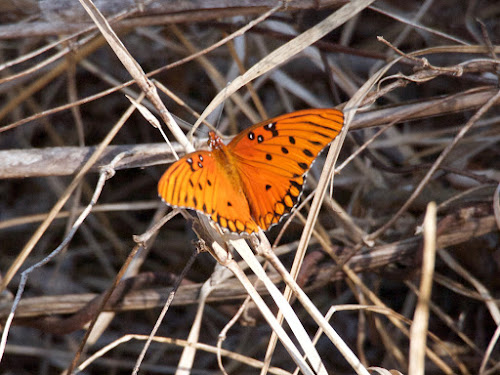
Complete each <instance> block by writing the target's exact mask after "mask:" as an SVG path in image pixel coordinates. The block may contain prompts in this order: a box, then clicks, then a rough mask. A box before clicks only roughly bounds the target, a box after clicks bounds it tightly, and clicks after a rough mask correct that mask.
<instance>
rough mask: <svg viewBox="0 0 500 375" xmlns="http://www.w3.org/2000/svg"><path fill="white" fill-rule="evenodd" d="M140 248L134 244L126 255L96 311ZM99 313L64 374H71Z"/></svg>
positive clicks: (101, 308) (99, 308) (97, 315)
mask: <svg viewBox="0 0 500 375" xmlns="http://www.w3.org/2000/svg"><path fill="white" fill-rule="evenodd" d="M140 249H141V246H140V245H135V246H134V248H133V249H132V251H131V252H130V254H129V255H128V257H127V259H125V262H124V263H123V265H122V268H121V269H120V271H118V273H117V274H116V277H115V279H114V280H113V284H112V285H111V286H110V288H109V289H108V290H107V291H106V294H105V295H104V297H103V299H102V302H101V303H100V305H99V307H98V309H97V311H102V310H103V309H104V307H105V306H106V303H107V302H108V300H109V298H110V297H111V295H112V294H113V290H115V288H116V286H117V285H118V283H119V282H120V280H121V279H122V278H123V275H124V274H125V272H126V271H127V268H128V266H129V264H130V263H131V262H132V260H133V259H134V257H135V256H136V254H137V253H138V252H139V250H140ZM99 315H100V314H96V315H95V316H94V319H92V322H90V324H89V327H88V328H87V331H86V332H85V335H84V336H83V339H82V341H81V342H80V346H79V347H78V350H77V352H76V353H75V356H74V357H73V360H72V361H71V364H70V365H69V367H68V369H67V370H66V372H65V373H66V374H68V375H72V374H73V370H74V368H75V367H76V365H77V364H78V361H79V360H80V356H81V354H82V353H83V350H84V348H85V344H86V343H87V340H88V338H89V336H90V334H91V333H92V329H93V328H94V325H95V323H96V322H97V319H98V318H99Z"/></svg>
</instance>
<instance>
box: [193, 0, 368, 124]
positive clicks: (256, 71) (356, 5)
mask: <svg viewBox="0 0 500 375" xmlns="http://www.w3.org/2000/svg"><path fill="white" fill-rule="evenodd" d="M373 1H374V0H353V1H351V2H349V3H347V4H346V5H344V6H343V7H342V8H340V9H338V10H337V11H335V12H334V13H333V14H331V15H330V16H328V17H327V18H325V19H324V20H323V21H321V22H319V23H318V24H317V25H315V26H313V27H312V28H310V29H309V30H307V31H305V32H303V33H302V34H300V35H299V36H297V37H295V38H293V39H292V40H291V41H289V42H287V43H285V44H284V45H282V46H281V47H279V48H277V49H275V50H274V51H273V52H271V53H270V54H269V55H267V56H266V57H264V58H263V59H261V60H260V61H259V62H258V63H257V64H255V65H254V66H252V67H251V68H250V69H248V70H247V71H246V72H245V74H243V75H240V76H238V77H237V78H236V79H235V80H233V81H232V82H231V84H230V85H228V86H227V87H226V88H225V89H224V90H223V91H221V92H219V93H218V94H217V96H216V97H215V98H214V99H213V100H212V101H211V102H210V104H209V105H208V106H207V108H205V110H204V111H203V113H202V114H201V116H200V118H199V119H198V120H197V121H196V123H195V124H194V126H193V128H194V129H196V128H197V127H198V126H199V125H200V123H201V121H202V120H203V119H205V118H206V117H207V115H208V114H210V113H211V112H212V111H213V110H214V109H215V108H217V107H218V106H219V104H221V103H222V102H223V101H224V99H225V98H227V97H228V96H229V95H231V94H233V93H234V92H236V91H237V90H239V89H240V88H241V87H242V86H244V85H245V84H247V83H248V82H250V81H252V80H253V79H255V78H257V77H259V76H261V75H263V74H264V73H267V72H268V71H270V70H271V69H274V68H276V67H277V66H278V65H280V64H282V63H284V62H285V61H287V60H288V59H290V58H291V57H293V56H294V55H296V54H297V53H299V52H301V51H302V50H304V49H305V48H306V47H308V46H310V45H311V44H313V43H315V42H316V41H318V40H319V39H321V38H322V37H324V36H325V35H326V34H328V33H329V32H330V31H332V30H334V29H335V28H337V27H339V26H340V25H342V24H343V23H345V22H347V21H348V20H349V19H350V18H352V17H353V16H354V15H355V14H357V13H359V12H361V11H362V10H363V9H365V8H366V7H367V6H368V5H370V4H371V3H373Z"/></svg>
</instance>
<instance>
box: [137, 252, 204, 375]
mask: <svg viewBox="0 0 500 375" xmlns="http://www.w3.org/2000/svg"><path fill="white" fill-rule="evenodd" d="M197 256H198V250H196V251H195V252H194V253H193V254H192V255H191V257H190V258H189V260H188V262H187V263H186V265H185V266H184V268H183V269H182V272H181V273H180V274H179V277H178V278H177V280H176V281H175V284H174V286H173V287H172V291H171V292H170V293H169V295H168V299H167V302H165V305H164V306H163V309H162V310H161V313H160V315H159V317H158V319H157V320H156V324H155V325H154V327H153V329H152V330H151V333H150V334H149V337H148V339H147V340H146V343H145V344H144V346H143V348H142V351H141V354H139V357H138V358H137V361H136V363H135V366H134V370H133V371H132V374H133V375H136V374H137V373H138V372H139V367H140V366H141V364H142V361H143V360H144V357H145V356H146V352H147V351H148V349H149V346H150V345H151V342H152V341H153V337H154V336H155V335H156V332H158V329H159V328H160V324H161V323H162V321H163V318H164V317H165V314H166V313H167V311H168V309H169V307H170V305H171V304H172V300H173V299H174V297H175V293H176V292H177V289H179V286H180V285H181V282H182V280H183V279H184V277H185V276H186V274H187V272H188V271H189V270H190V269H191V266H192V265H193V263H194V261H195V259H196V257H197Z"/></svg>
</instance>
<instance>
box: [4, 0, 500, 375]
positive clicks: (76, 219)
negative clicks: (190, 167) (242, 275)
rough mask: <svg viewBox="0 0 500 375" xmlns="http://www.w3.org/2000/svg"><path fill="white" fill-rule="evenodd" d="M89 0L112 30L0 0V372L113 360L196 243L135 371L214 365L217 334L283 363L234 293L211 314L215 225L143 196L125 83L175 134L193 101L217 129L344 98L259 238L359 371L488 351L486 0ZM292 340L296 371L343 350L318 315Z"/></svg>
mask: <svg viewBox="0 0 500 375" xmlns="http://www.w3.org/2000/svg"><path fill="white" fill-rule="evenodd" d="M94 3H95V4H96V6H97V7H98V8H99V9H100V10H101V11H102V13H103V14H104V16H105V17H106V19H107V20H108V21H109V23H110V25H111V29H112V30H114V31H115V32H116V35H115V34H113V32H112V30H111V29H110V28H109V26H108V25H107V24H106V23H105V22H104V21H103V20H102V19H100V18H99V14H98V13H97V12H96V11H95V10H94V11H92V8H91V6H92V3H91V2H90V1H89V0H81V2H77V3H75V2H69V1H60V2H59V1H58V2H54V1H49V0H47V1H40V2H36V1H32V0H22V1H17V0H16V1H14V0H9V1H6V2H2V3H0V38H1V40H2V43H1V45H0V54H1V55H0V73H1V74H0V95H1V96H0V178H2V183H1V184H0V190H1V196H2V198H1V199H0V239H1V245H0V246H1V247H0V249H1V250H0V251H1V255H2V256H1V258H0V271H1V282H2V283H1V285H2V294H1V297H2V299H1V301H0V322H1V326H2V330H3V336H2V340H3V341H2V346H0V348H1V352H2V353H3V357H2V359H1V363H0V372H1V373H2V374H7V373H16V374H24V373H26V374H28V373H39V374H52V373H62V372H64V371H66V370H68V369H78V366H81V368H83V367H85V370H84V371H85V372H86V373H89V374H94V373H96V374H97V373H114V374H121V373H124V374H125V373H131V371H132V368H133V367H134V366H135V365H136V361H137V360H138V358H140V353H141V351H142V350H143V348H144V340H145V339H146V338H147V335H148V334H149V333H150V332H151V330H152V329H153V326H154V325H155V322H156V320H157V318H158V314H159V312H160V310H161V308H162V306H164V305H165V302H166V300H167V298H168V297H169V293H170V292H171V290H172V287H173V286H174V285H175V284H176V283H177V282H178V281H179V276H180V275H181V273H182V272H183V271H182V270H183V269H184V268H185V266H186V264H187V263H188V262H189V260H190V259H191V260H193V259H194V258H192V254H193V253H194V252H196V250H197V249H198V250H200V249H201V250H207V251H209V252H210V254H209V253H207V252H204V253H202V254H200V255H198V256H197V257H196V259H194V263H193V265H192V267H191V268H189V269H188V270H187V274H186V276H185V277H184V279H183V281H182V283H181V285H180V286H179V288H178V290H177V293H176V295H175V298H174V299H173V301H172V307H170V309H169V310H168V311H167V312H166V316H165V318H164V319H163V321H162V322H161V325H160V326H159V330H158V332H157V333H156V337H155V338H154V340H153V343H152V346H151V347H149V349H148V350H147V352H146V356H145V359H144V361H143V362H142V364H141V365H140V369H141V373H174V372H175V371H176V368H177V367H178V366H180V367H183V368H188V369H191V372H192V373H193V374H208V373H220V371H221V370H220V367H221V366H220V364H219V363H218V357H220V358H219V359H220V361H219V362H221V363H222V364H223V367H224V369H225V371H227V372H228V373H230V374H247V373H248V374H255V373H258V372H260V371H261V370H260V368H261V367H262V366H263V364H264V363H265V365H266V366H269V365H271V368H270V369H269V372H270V373H276V374H289V373H292V372H293V371H294V369H295V368H296V364H295V363H294V361H293V360H292V359H291V357H290V355H289V354H288V353H287V352H286V351H285V349H284V348H283V346H281V344H278V346H277V347H276V349H275V350H274V351H271V349H268V345H269V341H270V337H271V332H272V331H271V328H270V327H269V325H268V323H267V322H266V320H264V319H263V317H262V314H261V313H260V312H259V311H258V310H257V308H256V307H255V305H253V304H252V303H250V302H249V301H248V300H246V301H245V303H244V306H245V307H246V309H245V310H244V311H243V314H242V315H241V316H240V317H239V321H238V322H237V323H236V324H234V325H232V326H230V327H228V326H227V324H228V322H229V321H230V320H231V318H233V317H235V316H237V314H238V310H239V309H240V306H242V303H243V301H244V300H245V298H246V296H247V291H248V290H247V289H245V288H244V287H243V286H242V284H241V282H242V281H241V279H238V278H236V277H234V276H232V275H231V274H230V273H227V272H225V271H224V270H223V269H219V268H217V267H216V268H215V270H214V266H215V264H216V262H215V260H214V258H213V257H212V256H211V255H213V256H215V257H216V258H217V257H218V260H219V262H222V263H224V262H226V261H228V260H227V259H225V254H226V253H225V252H224V251H223V252H222V253H219V252H217V250H216V249H213V248H212V246H211V242H210V241H211V240H212V238H213V236H216V234H214V233H211V230H210V229H209V228H208V229H207V228H205V227H204V226H203V222H202V223H201V224H200V222H199V218H198V217H197V216H196V215H193V213H189V212H183V213H182V215H180V214H177V215H175V214H176V213H177V212H174V213H173V214H170V209H168V208H167V207H166V206H165V205H164V204H163V203H162V202H161V201H160V200H159V198H158V197H157V193H156V184H157V181H158V179H159V178H160V176H161V174H162V173H163V171H164V170H165V168H166V166H165V163H168V162H172V161H173V160H175V159H174V156H173V154H172V152H171V148H170V147H169V146H168V145H167V144H166V143H165V142H164V141H163V139H162V137H161V135H160V132H159V131H158V129H156V128H154V127H153V126H150V125H149V124H148V122H147V121H146V120H145V117H144V116H143V115H141V114H140V113H139V112H138V111H137V110H136V108H135V106H134V105H131V102H130V101H129V99H128V98H127V96H128V97H131V98H133V100H135V101H136V102H137V103H138V102H141V103H142V105H143V106H144V107H145V108H147V109H148V110H149V111H150V113H151V114H152V115H153V116H154V117H155V118H156V119H158V120H159V121H160V122H161V123H162V126H163V127H164V128H165V130H166V132H167V135H168V137H169V139H170V140H171V141H172V146H173V148H174V150H175V151H176V152H177V153H179V154H182V153H183V152H185V151H186V150H189V149H190V148H191V147H193V146H192V145H191V143H190V141H192V142H193V143H194V147H195V148H197V147H202V146H203V145H204V141H203V140H204V139H206V134H207V131H208V129H209V125H207V124H208V123H209V124H211V125H210V126H214V127H217V129H218V131H220V132H221V133H222V134H224V135H228V136H230V135H234V134H236V133H238V132H239V131H241V130H242V129H244V128H245V127H247V126H249V125H250V124H252V123H256V122H259V121H261V120H262V119H265V118H269V117H272V116H275V115H279V114H282V113H286V112H291V111H294V110H298V109H303V108H322V107H335V106H338V107H339V108H342V109H343V110H344V111H345V112H346V114H349V113H351V114H354V110H355V109H356V108H358V107H359V108H358V111H357V113H356V114H355V116H354V118H353V119H349V120H348V126H349V132H348V135H347V137H346V138H345V141H344V142H343V145H342V149H341V151H340V156H339V160H338V162H337V167H336V172H337V173H336V175H335V179H334V183H333V186H334V187H333V196H330V194H329V188H327V182H328V176H327V175H326V174H325V175H324V176H323V175H322V173H321V172H322V168H323V167H324V169H325V170H327V169H328V168H333V164H331V163H330V162H331V161H330V162H329V161H327V162H326V164H325V163H324V160H325V159H326V156H327V152H324V153H323V154H322V156H321V157H320V158H319V160H318V161H317V162H316V163H315V165H314V168H313V170H312V171H311V172H310V173H309V175H308V185H307V188H306V190H305V193H304V195H303V196H302V204H301V206H300V208H301V209H300V213H299V214H297V215H294V216H293V217H292V218H291V220H290V221H286V223H285V225H280V226H278V227H275V228H273V229H272V230H271V231H270V232H268V236H267V237H268V239H269V241H270V243H271V244H272V246H273V252H274V253H273V254H277V255H278V256H279V259H280V260H281V261H282V262H283V263H284V264H285V266H286V267H287V268H288V269H290V268H292V271H291V273H292V274H293V269H294V267H297V271H298V274H297V275H296V281H297V284H298V285H299V286H300V287H301V288H302V289H303V290H305V291H306V293H307V295H308V296H309V298H310V299H311V300H312V303H313V307H314V306H315V307H316V308H317V309H318V310H319V311H320V312H321V313H322V314H327V313H330V314H332V315H333V317H332V318H331V324H332V326H333V328H335V330H336V332H338V334H339V335H340V337H341V338H342V339H343V340H344V341H345V342H346V343H347V345H348V346H349V347H350V348H351V349H352V350H353V352H354V353H355V354H356V356H357V358H359V360H360V361H361V363H362V364H363V366H365V367H372V371H379V372H384V370H383V369H388V370H391V369H394V370H395V371H399V372H401V373H404V374H406V373H410V374H417V373H420V374H422V373H426V374H441V373H446V374H452V373H457V374H484V375H486V374H494V373H498V372H499V371H500V364H499V362H497V361H500V352H499V345H498V343H497V340H498V335H499V333H500V328H499V327H500V310H499V307H498V305H499V304H498V298H499V287H500V285H499V283H500V278H499V277H498V275H499V274H500V272H499V271H500V245H499V240H500V237H499V228H500V204H499V195H500V191H499V187H498V186H499V182H500V168H499V167H500V147H499V144H500V131H499V129H500V126H499V112H498V106H497V105H498V103H499V102H500V93H499V90H498V84H499V82H498V77H499V76H498V73H499V71H500V70H499V69H500V65H499V60H498V58H497V55H498V54H499V53H500V47H498V46H497V45H498V43H499V42H500V23H499V22H498V20H499V19H500V18H499V14H500V5H499V4H497V2H495V1H493V0H489V1H487V0H484V1H479V0H478V1H470V2H454V1H447V0H434V1H426V2H424V3H423V4H422V3H421V2H417V1H408V2H405V3H404V4H403V3H401V2H397V1H383V2H381V1H376V2H371V1H362V0H358V1H352V2H350V3H348V4H347V5H345V3H344V2H341V1H322V0H315V1H289V2H286V3H285V4H284V7H283V4H281V3H279V2H276V1H251V2H249V1H243V2H242V1H239V2H233V1H215V0H214V1H210V2H206V1H204V2H202V1H189V2H182V1H179V2H157V3H155V2H153V3H152V4H149V2H147V1H145V0H144V1H143V2H132V1H131V2H130V4H128V5H129V6H130V7H129V8H123V6H124V3H125V2H123V1H119V2H115V1H105V2H98V1H94ZM101 3H102V4H101ZM84 5H85V6H87V7H89V8H88V10H85V8H84ZM143 6H144V7H143ZM346 9H347V10H348V11H346ZM358 11H359V13H358ZM92 12H94V13H93V16H92V18H93V19H91V18H90V17H89V14H92ZM377 37H379V38H377ZM122 43H123V44H122ZM110 47H111V48H110ZM132 77H133V78H132ZM153 85H156V87H157V88H158V92H156V91H155V90H154V89H153ZM142 93H144V94H142ZM144 97H146V98H145V99H144ZM143 99H144V100H143ZM163 106H164V107H163ZM169 114H171V115H172V116H173V117H174V118H170V117H169V116H170V115H169ZM173 119H175V120H177V123H178V125H179V126H180V128H182V130H183V131H184V133H188V132H189V130H191V129H192V125H191V124H195V123H196V125H199V127H198V130H197V131H196V132H195V134H194V138H193V139H184V140H183V138H182V134H181V133H182V132H181V133H179V128H176V127H175V126H176V125H173V124H172V121H173ZM202 120H203V121H202ZM351 120H352V121H351ZM165 124H167V125H168V127H167V126H165ZM167 129H168V130H167ZM329 163H330V164H329ZM325 191H326V194H325ZM311 193H315V196H314V198H316V196H317V197H318V198H316V199H313V196H311ZM320 198H321V199H320ZM431 202H435V203H436V207H435V211H433V209H432V207H433V206H432V204H431V205H429V204H430V203H431ZM89 203H91V205H89ZM316 207H318V208H321V210H320V211H319V213H318V214H315V212H316V211H315V208H316ZM426 212H427V216H426ZM433 212H434V213H433ZM166 213H169V215H170V216H167V219H169V221H168V222H167V224H165V225H164V226H163V227H162V228H161V229H160V230H159V231H156V232H153V231H148V229H149V228H151V227H152V226H153V225H155V224H156V223H158V222H159V221H160V219H161V218H162V217H163V216H164V215H165V214H166ZM316 215H317V220H316ZM424 217H426V220H425V225H426V226H425V227H424V228H423V223H424ZM433 219H434V221H435V222H434V221H433ZM314 220H316V222H315V225H314V227H313V226H312V223H314ZM192 228H194V231H193V230H192ZM304 228H305V229H304ZM312 228H314V230H312ZM145 232H147V233H148V236H144V235H143V236H141V237H139V236H135V235H139V234H143V233H145ZM423 232H424V236H423V235H422V233H423ZM134 236H135V237H134ZM423 237H425V240H426V241H424V238H423ZM134 240H135V241H134ZM199 240H204V242H200V241H199ZM224 240H227V239H224ZM261 244H262V242H261ZM226 245H227V246H235V247H238V246H240V245H241V244H240V243H238V241H237V240H236V241H235V240H234V239H231V240H227V242H226ZM434 245H435V246H434ZM433 247H435V252H434V251H433ZM257 250H259V248H258V247H257ZM54 251H55V252H54ZM238 251H239V250H238ZM302 252H303V253H302ZM262 253H263V255H266V251H265V250H263V251H262ZM242 256H244V255H242ZM301 256H303V259H302V258H300V257H301ZM221 257H222V258H224V259H221ZM267 257H268V258H267V260H268V261H269V262H270V263H272V264H273V265H275V266H277V267H278V268H279V265H276V264H275V263H273V262H275V261H276V259H274V258H273V256H272V255H270V254H269V253H267ZM236 259H239V258H238V256H236ZM38 262H41V263H43V264H40V266H36V267H35V268H34V269H33V271H32V272H29V273H27V272H26V270H27V269H29V268H30V267H33V266H34V265H36V264H37V263H38ZM292 264H294V266H292ZM434 264H435V265H434ZM226 265H227V264H226ZM231 267H232V265H231V266H230V268H231ZM238 267H242V268H244V267H246V266H245V265H244V264H243V263H241V264H240V265H239V266H238ZM299 268H300V269H299ZM267 272H268V274H269V276H270V280H271V281H272V282H273V283H275V284H276V285H277V286H278V287H279V288H280V289H281V290H284V289H285V286H284V283H283V281H282V277H280V276H279V275H278V274H276V272H275V271H274V270H273V269H272V267H268V268H267ZM246 273H247V275H248V277H249V279H250V281H251V283H253V284H255V287H256V289H257V292H258V294H260V295H261V296H262V297H263V298H264V300H265V301H266V302H267V303H268V304H269V305H270V307H271V310H272V312H274V313H276V308H275V305H274V303H273V302H272V300H271V299H270V297H269V296H268V294H269V289H268V288H265V287H264V286H263V285H262V284H261V283H258V282H257V280H256V277H255V276H253V275H252V272H250V271H247V272H246ZM21 274H23V275H24V276H27V277H21ZM122 277H124V278H125V279H124V280H122V281H121V282H118V281H120V279H121V278H122ZM206 280H210V283H206ZM289 285H290V283H289ZM16 295H17V300H16V299H15V296H16ZM296 297H297V296H296ZM297 298H298V299H299V300H300V302H301V303H299V302H298V301H296V300H295V298H294V299H293V303H292V306H293V308H294V310H295V311H296V313H297V315H298V317H299V319H300V322H301V323H302V325H303V326H304V327H305V330H306V331H307V333H308V334H309V335H310V336H311V337H313V336H314V335H315V333H316V331H317V329H318V325H317V320H316V319H313V317H314V312H311V311H310V310H309V309H310V308H311V306H310V305H308V303H307V302H303V301H302V299H301V298H302V297H300V296H298V297H297ZM205 302H206V305H205ZM278 303H279V302H278ZM13 306H14V308H15V311H14V310H13ZM197 311H198V312H199V311H201V312H202V314H200V315H197ZM14 312H15V314H13V313H14ZM103 312H105V313H103ZM98 313H101V315H100V317H99V319H98V320H97V323H95V319H94V318H95V317H96V316H97V315H98ZM238 316H239V315H238ZM315 321H316V322H315ZM89 322H92V325H93V329H92V332H91V333H90V335H86V334H85V333H86V332H90V331H88V330H87V331H86V330H85V329H86V328H87V327H88V324H89ZM94 323H95V324H94ZM198 324H201V330H200V331H199V335H198V336H197V337H195V338H194V339H193V336H191V338H190V339H189V341H190V342H191V344H189V345H188V344H187V343H186V341H184V340H187V339H188V335H189V334H190V332H195V331H196V327H197V325H198ZM318 324H320V323H318ZM193 326H194V328H193ZM227 328H228V329H227ZM284 328H285V331H286V332H287V333H290V329H289V328H288V326H287V325H286V324H285V325H284ZM226 329H227V331H226ZM221 332H224V335H225V340H223V341H222V342H219V349H218V347H217V345H218V338H219V335H220V334H221ZM7 333H8V335H7ZM192 334H194V333H192ZM327 334H328V332H327ZM298 341H301V340H300V339H299V340H298ZM313 342H314V341H313ZM301 344H302V343H301ZM336 345H337V344H336ZM315 346H316V349H317V353H318V354H319V357H320V358H319V359H318V360H319V361H320V362H321V363H322V364H323V365H324V368H321V366H320V369H319V370H317V371H315V372H313V373H318V374H321V373H325V371H326V372H327V373H354V372H355V371H354V370H353V368H352V367H351V366H352V365H353V362H352V361H353V360H349V359H348V360H347V361H346V356H345V355H344V353H343V352H342V353H343V354H342V355H341V354H340V353H339V351H337V349H335V347H334V345H333V344H332V342H331V337H330V336H328V337H326V336H325V335H323V336H320V337H319V340H318V342H317V343H316V344H315ZM185 347H191V348H196V352H195V353H194V351H193V352H189V351H185V352H184V354H182V353H183V348H185ZM100 349H103V351H102V352H99V350H100ZM268 350H269V351H271V352H272V354H271V358H272V362H266V361H265V360H264V358H265V355H266V351H268ZM304 350H306V351H307V349H304ZM340 350H341V351H342V349H340ZM93 355H95V356H93ZM190 355H191V356H193V357H194V361H190V360H189V358H187V357H189V356H190ZM308 355H309V352H308ZM311 355H314V354H311ZM89 357H90V360H89V361H88V363H87V362H83V361H84V360H85V359H86V358H89ZM181 357H182V360H181ZM314 361H315V359H311V363H314ZM82 363H84V364H83V365H82ZM349 364H351V366H349ZM374 366H376V367H378V369H375V368H374ZM362 371H363V370H359V369H358V370H357V372H358V373H363V372H362ZM178 373H179V374H181V373H186V372H178Z"/></svg>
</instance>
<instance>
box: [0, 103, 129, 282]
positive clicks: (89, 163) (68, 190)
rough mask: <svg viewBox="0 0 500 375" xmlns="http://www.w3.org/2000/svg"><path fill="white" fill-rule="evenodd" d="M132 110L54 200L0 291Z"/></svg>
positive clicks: (17, 258)
mask: <svg viewBox="0 0 500 375" xmlns="http://www.w3.org/2000/svg"><path fill="white" fill-rule="evenodd" d="M133 112H134V107H133V106H130V107H129V108H128V109H127V111H126V112H125V113H124V114H123V116H122V117H121V118H120V120H119V121H118V122H117V123H116V125H115V126H113V128H112V129H111V130H110V132H109V133H108V134H107V135H106V137H105V138H104V140H103V141H102V142H101V144H100V145H99V147H98V148H97V149H96V150H95V152H94V153H93V154H92V156H91V157H90V158H89V160H88V161H87V162H86V163H85V165H84V166H83V167H82V169H81V170H80V171H79V172H78V173H77V175H76V176H75V178H74V179H73V181H71V183H70V184H69V186H68V187H67V188H66V190H65V191H64V193H63V195H62V197H61V198H60V199H59V200H58V201H57V202H56V204H55V205H54V207H53V208H52V210H50V212H49V213H48V215H47V217H46V219H45V220H44V221H43V222H42V224H41V225H40V226H39V227H38V229H37V230H36V231H35V233H34V234H33V236H31V238H30V239H29V241H28V243H27V244H26V245H25V246H24V248H23V249H22V250H21V252H20V253H19V255H18V256H17V257H16V259H15V261H14V263H13V264H12V266H11V267H10V268H9V270H8V271H7V273H6V274H5V277H4V278H3V280H2V284H1V285H0V291H3V290H4V289H5V287H6V286H7V285H8V284H9V282H10V280H12V277H14V275H15V274H16V272H17V270H18V269H19V267H21V264H23V263H24V261H25V260H26V258H27V257H28V256H29V254H30V253H31V251H32V250H33V248H34V247H35V245H36V244H37V242H38V240H39V239H40V238H41V237H42V235H43V234H44V233H45V231H46V230H47V228H48V227H49V225H50V224H51V223H52V221H53V220H54V219H55V218H56V216H57V214H58V213H59V211H61V209H62V208H63V207H64V205H65V204H66V202H67V201H68V199H69V197H70V196H71V193H72V192H73V191H74V190H75V189H76V187H77V186H78V185H79V184H80V181H81V180H82V178H83V176H85V174H86V173H87V172H88V171H89V169H90V168H91V167H92V165H94V163H95V162H96V161H97V160H98V159H99V157H100V156H101V155H102V153H103V152H104V151H105V149H106V147H107V146H108V145H109V144H110V143H111V141H112V140H113V138H114V137H115V135H116V134H117V133H118V131H119V130H120V129H121V127H122V126H123V124H124V123H125V121H126V120H127V119H128V118H129V117H130V115H131V114H132V113H133Z"/></svg>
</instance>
